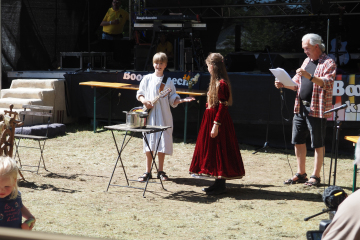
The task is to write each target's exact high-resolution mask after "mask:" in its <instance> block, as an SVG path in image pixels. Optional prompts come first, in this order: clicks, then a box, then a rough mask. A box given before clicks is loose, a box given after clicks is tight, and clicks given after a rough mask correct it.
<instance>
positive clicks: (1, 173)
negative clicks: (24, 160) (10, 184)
mask: <svg viewBox="0 0 360 240" xmlns="http://www.w3.org/2000/svg"><path fill="white" fill-rule="evenodd" d="M18 171H19V170H18V167H17V165H16V162H15V160H14V159H12V158H10V157H0V177H10V178H11V179H12V180H13V181H15V186H14V188H13V190H12V192H11V194H10V199H15V198H17V195H18V185H17V174H18Z"/></svg>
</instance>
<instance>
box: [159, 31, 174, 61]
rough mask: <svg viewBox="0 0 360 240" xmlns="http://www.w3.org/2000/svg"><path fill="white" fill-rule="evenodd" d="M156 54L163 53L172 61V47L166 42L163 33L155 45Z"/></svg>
mask: <svg viewBox="0 0 360 240" xmlns="http://www.w3.org/2000/svg"><path fill="white" fill-rule="evenodd" d="M156 52H157V53H158V52H163V53H165V54H166V56H167V57H168V58H169V59H172V58H173V57H174V53H173V45H172V44H171V42H169V41H167V37H166V34H165V33H162V34H161V35H160V42H159V44H158V45H157V48H156Z"/></svg>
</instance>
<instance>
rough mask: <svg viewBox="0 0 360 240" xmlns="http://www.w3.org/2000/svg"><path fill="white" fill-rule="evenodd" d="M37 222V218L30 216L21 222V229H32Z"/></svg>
mask: <svg viewBox="0 0 360 240" xmlns="http://www.w3.org/2000/svg"><path fill="white" fill-rule="evenodd" d="M35 222H36V219H35V218H29V219H28V220H26V221H25V222H24V223H23V224H21V229H24V230H32V229H33V227H34V225H35Z"/></svg>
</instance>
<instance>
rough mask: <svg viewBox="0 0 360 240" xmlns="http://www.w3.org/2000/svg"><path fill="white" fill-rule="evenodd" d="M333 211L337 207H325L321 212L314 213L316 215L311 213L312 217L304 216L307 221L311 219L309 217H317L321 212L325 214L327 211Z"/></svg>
mask: <svg viewBox="0 0 360 240" xmlns="http://www.w3.org/2000/svg"><path fill="white" fill-rule="evenodd" d="M331 211H336V209H335V208H326V209H325V208H324V209H323V210H322V211H321V212H319V213H316V214H314V215H311V216H310V217H306V218H304V221H307V220H309V219H311V218H313V217H316V216H319V215H321V214H324V213H327V212H331Z"/></svg>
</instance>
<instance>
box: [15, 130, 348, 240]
mask: <svg viewBox="0 0 360 240" xmlns="http://www.w3.org/2000/svg"><path fill="white" fill-rule="evenodd" d="M100 130H101V129H100ZM123 134H124V133H123V132H116V133H115V136H116V138H117V139H118V142H121V140H122V138H123ZM180 141H181V140H179V139H175V143H174V154H173V155H172V156H167V157H166V159H165V171H166V172H167V174H168V175H169V177H170V181H167V182H164V188H165V189H166V190H164V189H163V188H162V187H161V184H159V180H151V182H154V183H149V185H148V187H147V191H146V194H145V198H143V190H141V189H135V188H127V187H119V186H110V187H109V189H108V191H107V187H108V183H109V180H110V176H111V173H112V171H113V169H114V165H115V161H116V158H117V150H116V147H115V145H114V141H113V138H112V135H111V132H110V131H100V132H98V133H96V134H94V133H93V132H92V131H91V130H90V129H86V130H81V129H77V128H76V127H75V128H71V129H68V132H67V134H66V135H65V136H61V137H57V138H54V139H50V140H48V142H47V143H46V150H45V153H44V156H45V163H46V167H47V169H48V171H45V170H44V169H40V172H39V174H35V173H32V172H27V171H22V172H23V174H24V177H25V179H26V181H23V180H21V181H20V182H19V185H20V191H21V192H22V195H23V201H24V204H25V205H26V206H27V207H28V208H29V209H30V211H31V212H32V213H33V214H34V215H35V216H36V218H37V222H36V226H35V228H34V231H41V232H51V233H61V234H67V235H78V236H87V237H98V238H110V239H306V237H305V234H306V231H308V230H317V229H318V227H319V223H320V221H321V220H322V219H328V214H323V215H320V216H317V217H314V218H312V219H310V220H309V221H304V218H305V217H308V216H311V215H313V214H315V213H318V212H320V211H322V209H323V208H326V206H325V204H324V202H323V201H322V193H323V191H324V190H325V188H326V187H327V186H321V187H319V188H316V187H304V186H303V185H302V184H297V185H292V186H287V185H284V184H283V181H284V180H285V179H287V178H289V177H290V176H291V174H292V172H291V169H290V166H291V168H292V171H293V172H294V173H295V171H296V160H295V157H294V153H293V151H289V153H288V154H285V153H281V152H278V151H277V149H268V151H267V152H264V151H260V152H258V153H256V154H253V152H254V147H252V146H247V145H240V147H241V154H242V157H243V161H244V165H245V170H246V176H245V177H244V178H243V179H240V180H233V181H228V182H227V192H226V193H225V194H222V195H219V196H207V195H205V194H204V192H202V191H201V189H202V188H203V187H206V186H209V185H210V184H212V181H213V180H207V179H195V178H193V177H191V176H190V175H189V174H188V169H189V166H190V162H191V159H192V154H193V151H194V147H195V145H194V144H184V143H181V142H180ZM27 143H28V144H30V143H29V142H27ZM140 146H142V139H141V138H140V137H139V136H136V137H133V138H132V139H131V141H130V142H129V143H128V145H127V146H126V148H125V150H124V151H123V153H122V157H121V159H122V161H123V164H124V167H125V170H126V173H127V176H128V178H129V179H132V180H134V179H137V177H138V176H140V175H141V174H142V173H143V172H144V170H145V156H144V154H143V153H142V151H141V147H140ZM21 151H22V152H21V154H22V155H21V156H22V163H23V164H28V163H30V164H34V163H36V161H38V152H37V151H36V152H34V150H33V149H21ZM308 155H309V162H308V164H307V172H308V174H309V175H310V173H311V171H312V166H313V158H312V155H313V152H308ZM329 165H330V158H329V157H328V156H327V157H326V158H325V168H324V174H323V175H324V176H325V179H326V183H328V177H329ZM24 169H26V167H25V166H24ZM153 175H155V171H154V172H153ZM155 176H156V175H155ZM352 176H353V165H352V156H339V158H338V165H337V179H336V185H338V186H340V187H342V188H343V189H344V190H345V191H346V192H347V193H349V194H351V187H352ZM322 179H324V177H322ZM112 184H116V185H126V179H125V177H124V172H123V169H122V168H121V164H120V165H118V166H117V168H116V169H115V173H114V177H113V180H112ZM130 186H133V187H139V188H143V187H144V184H143V183H138V182H136V181H135V182H134V181H130Z"/></svg>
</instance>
